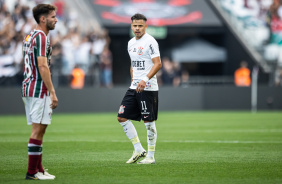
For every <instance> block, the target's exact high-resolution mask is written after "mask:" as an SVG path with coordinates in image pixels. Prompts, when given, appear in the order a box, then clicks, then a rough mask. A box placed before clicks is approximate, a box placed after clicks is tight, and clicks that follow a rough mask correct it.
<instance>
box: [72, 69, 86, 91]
mask: <svg viewBox="0 0 282 184" xmlns="http://www.w3.org/2000/svg"><path fill="white" fill-rule="evenodd" d="M84 79H85V73H84V71H83V70H82V69H81V68H79V67H78V66H77V65H76V66H75V67H74V69H73V70H72V81H71V88H72V89H82V88H83V87H84Z"/></svg>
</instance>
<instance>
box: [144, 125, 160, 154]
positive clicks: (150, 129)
mask: <svg viewBox="0 0 282 184" xmlns="http://www.w3.org/2000/svg"><path fill="white" fill-rule="evenodd" d="M145 126H146V128H147V142H148V155H147V157H152V158H154V154H155V148H156V142H157V129H156V125H155V121H153V122H148V123H145Z"/></svg>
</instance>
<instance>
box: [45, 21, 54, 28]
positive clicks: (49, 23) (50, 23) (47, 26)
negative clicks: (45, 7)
mask: <svg viewBox="0 0 282 184" xmlns="http://www.w3.org/2000/svg"><path fill="white" fill-rule="evenodd" d="M46 28H47V30H54V29H55V24H52V22H49V21H48V20H47V24H46Z"/></svg>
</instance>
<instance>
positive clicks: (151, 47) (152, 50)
mask: <svg viewBox="0 0 282 184" xmlns="http://www.w3.org/2000/svg"><path fill="white" fill-rule="evenodd" d="M149 48H150V50H151V55H153V54H155V51H154V48H153V46H152V44H150V46H149Z"/></svg>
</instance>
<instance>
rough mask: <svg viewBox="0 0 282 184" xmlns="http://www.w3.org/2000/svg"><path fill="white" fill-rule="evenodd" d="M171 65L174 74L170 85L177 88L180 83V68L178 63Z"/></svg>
mask: <svg viewBox="0 0 282 184" xmlns="http://www.w3.org/2000/svg"><path fill="white" fill-rule="evenodd" d="M172 65H173V70H174V73H175V76H174V78H173V82H172V84H173V86H174V87H177V86H179V85H180V83H181V66H180V63H179V62H172Z"/></svg>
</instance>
